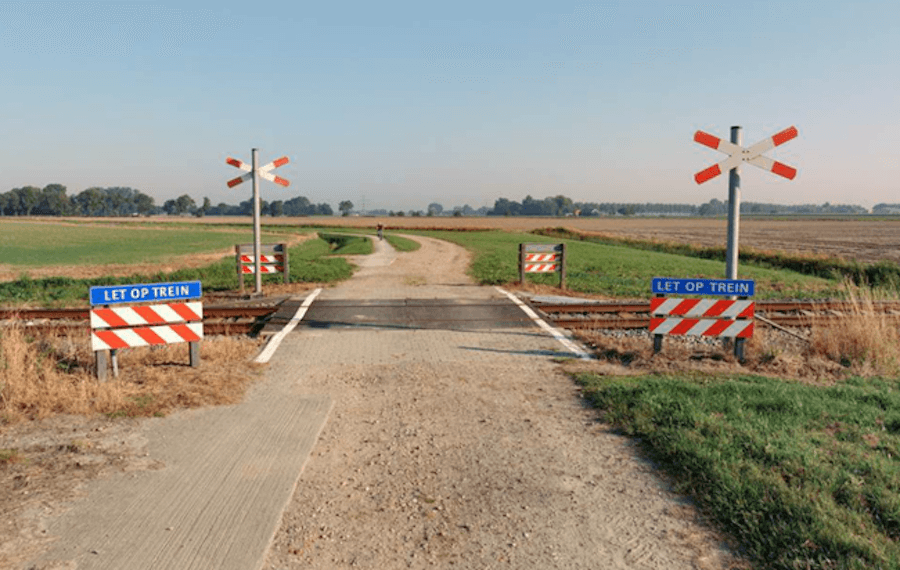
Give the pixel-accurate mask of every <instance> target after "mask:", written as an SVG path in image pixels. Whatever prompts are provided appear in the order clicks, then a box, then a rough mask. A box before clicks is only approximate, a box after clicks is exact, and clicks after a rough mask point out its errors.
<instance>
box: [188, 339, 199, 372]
mask: <svg viewBox="0 0 900 570" xmlns="http://www.w3.org/2000/svg"><path fill="white" fill-rule="evenodd" d="M188 345H189V346H190V348H189V349H188V350H189V351H190V359H191V367H192V368H198V367H199V366H200V343H199V342H189V343H188Z"/></svg>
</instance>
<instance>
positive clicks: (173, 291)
mask: <svg viewBox="0 0 900 570" xmlns="http://www.w3.org/2000/svg"><path fill="white" fill-rule="evenodd" d="M202 296H203V290H202V287H201V286H200V282H199V281H182V282H179V283H140V284H137V285H109V286H104V287H91V305H115V304H117V303H147V302H150V301H175V300H178V299H199V298H200V297H202Z"/></svg>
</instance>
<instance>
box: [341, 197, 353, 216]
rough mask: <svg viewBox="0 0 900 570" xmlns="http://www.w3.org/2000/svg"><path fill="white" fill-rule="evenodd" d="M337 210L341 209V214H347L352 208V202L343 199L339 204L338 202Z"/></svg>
mask: <svg viewBox="0 0 900 570" xmlns="http://www.w3.org/2000/svg"><path fill="white" fill-rule="evenodd" d="M338 210H340V211H341V215H342V216H349V215H350V211H351V210H353V202H351V201H350V200H343V201H342V202H341V203H340V204H338Z"/></svg>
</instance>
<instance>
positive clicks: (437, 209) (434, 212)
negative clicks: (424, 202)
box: [428, 202, 444, 216]
mask: <svg viewBox="0 0 900 570" xmlns="http://www.w3.org/2000/svg"><path fill="white" fill-rule="evenodd" d="M443 211H444V207H443V206H441V205H440V204H438V203H437V202H433V203H431V204H428V215H429V216H440V215H441V212H443Z"/></svg>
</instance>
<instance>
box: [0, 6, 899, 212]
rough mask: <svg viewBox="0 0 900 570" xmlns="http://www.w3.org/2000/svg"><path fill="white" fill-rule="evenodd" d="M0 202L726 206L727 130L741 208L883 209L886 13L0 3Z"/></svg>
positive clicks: (895, 100) (889, 90)
mask: <svg viewBox="0 0 900 570" xmlns="http://www.w3.org/2000/svg"><path fill="white" fill-rule="evenodd" d="M0 69H2V78H3V80H2V84H0V85H2V89H0V109H2V112H0V192H5V191H7V190H10V189H12V188H14V187H18V186H23V185H28V184H31V185H36V186H44V185H46V184H49V183H54V182H58V183H61V184H64V185H66V186H67V187H68V189H69V194H70V195H74V194H76V193H78V192H80V191H81V190H83V189H84V188H86V187H89V186H131V187H134V188H137V189H139V190H141V191H143V192H145V193H147V194H150V195H151V196H153V197H154V198H156V201H157V203H158V204H161V203H162V202H163V201H165V200H167V199H170V198H175V197H177V196H179V195H181V194H185V193H187V194H189V195H191V196H192V197H193V198H195V199H196V200H197V201H198V202H199V201H200V200H202V198H203V197H204V196H208V197H209V198H210V199H211V200H212V201H213V203H214V204H217V203H219V202H222V201H224V202H228V203H232V204H236V203H238V202H240V201H242V200H245V199H247V198H248V197H249V195H250V192H251V188H250V185H249V184H243V185H241V186H238V187H236V188H234V189H228V188H227V187H226V185H225V182H226V181H227V180H228V179H230V178H232V177H234V176H237V175H238V174H239V171H238V170H236V169H234V168H233V167H230V166H228V165H226V164H225V158H226V157H227V156H234V157H236V158H240V159H243V160H246V161H249V159H250V149H251V148H252V147H257V148H259V149H260V159H261V162H263V163H265V162H268V161H270V160H272V159H274V158H277V157H279V156H281V155H288V156H289V157H290V159H291V163H290V164H289V165H287V166H285V167H282V168H280V169H279V170H278V173H279V174H280V175H281V176H283V177H285V178H288V179H289V180H290V181H291V183H292V185H291V187H290V188H288V189H283V188H281V187H280V186H275V185H272V184H269V183H267V182H263V183H262V186H261V191H262V196H263V199H266V200H269V201H271V200H276V199H279V198H281V199H286V198H290V197H294V196H296V195H298V194H299V195H304V196H307V197H308V198H310V199H311V200H312V201H313V202H316V203H319V202H328V203H330V204H331V205H332V206H336V205H337V203H338V201H340V200H343V199H349V200H351V201H353V202H354V204H356V205H357V206H358V207H359V206H361V205H362V200H363V199H364V200H365V205H366V207H367V208H369V209H372V208H386V209H425V208H426V207H427V205H428V204H429V203H430V202H439V203H441V204H443V205H444V206H445V207H447V208H449V207H452V206H456V205H462V204H465V203H468V204H470V205H471V206H473V207H476V208H477V207H480V206H483V205H493V202H494V200H495V199H496V198H498V197H506V198H510V199H514V200H521V199H522V198H524V197H525V196H526V195H528V194H531V195H532V196H534V197H535V198H543V197H545V196H549V195H556V194H565V195H567V196H570V197H571V198H573V199H575V200H577V201H580V200H584V201H597V202H682V203H693V204H701V203H704V202H707V201H709V200H710V199H712V198H718V199H721V200H724V199H725V198H726V197H727V180H726V177H724V176H722V177H719V178H717V179H714V180H712V181H710V182H707V183H706V184H704V185H702V186H697V185H696V184H695V183H694V181H693V175H694V173H695V172H697V171H699V170H702V169H704V168H706V167H707V166H709V165H711V164H712V163H714V162H717V161H719V160H721V159H722V158H724V155H721V154H719V153H717V152H715V151H713V150H711V149H708V148H706V147H702V146H700V145H698V144H696V143H694V142H693V140H692V137H693V133H694V131H696V130H697V129H701V130H704V131H707V132H710V133H713V134H716V135H718V136H721V137H723V138H727V137H728V133H729V128H730V127H731V126H732V125H741V126H742V127H743V129H744V130H743V135H744V143H745V145H749V144H751V143H753V142H756V141H757V140H759V139H762V138H764V137H767V136H769V135H771V134H774V133H775V132H778V131H780V130H781V129H783V128H785V127H788V126H790V125H796V126H797V128H798V129H799V131H800V136H799V137H798V138H797V139H795V140H793V141H791V142H789V143H787V144H786V145H784V146H782V147H779V148H778V149H775V150H774V151H772V152H770V153H769V156H771V157H773V158H775V159H777V160H779V161H781V162H785V163H787V164H790V165H792V166H795V167H796V168H798V169H799V175H798V176H797V178H796V179H795V180H794V181H787V180H784V179H781V178H778V177H776V176H774V175H772V174H769V173H765V172H763V171H762V170H759V169H757V168H755V167H752V166H745V167H743V177H742V188H743V200H744V201H757V202H778V203H787V204H799V203H823V202H826V201H827V202H832V203H856V204H861V205H864V206H872V205H873V204H876V203H879V202H900V182H898V180H900V124H898V123H900V2H897V1H896V0H885V1H866V0H861V1H857V2H829V1H827V0H825V1H823V0H818V1H796V2H792V1H789V0H785V1H777V2H766V1H756V2H740V3H738V2H721V1H715V2H694V1H686V2H680V3H678V4H677V5H674V4H670V3H668V2H638V1H634V2H627V1H623V2H604V3H602V4H591V3H577V2H576V3H571V2H565V1H556V2H529V1H522V0H517V1H514V2H487V1H484V0H482V1H477V2H468V1H462V0H454V1H453V2H441V3H431V2H421V1H417V2H408V3H399V2H390V1H387V0H385V1H382V2H339V1H334V2H316V3H312V2H284V3H278V2H240V3H236V2H224V1H217V2H193V3H190V2H129V3H124V2H111V3H98V2H79V1H75V2H59V3H57V2H3V1H0Z"/></svg>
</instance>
